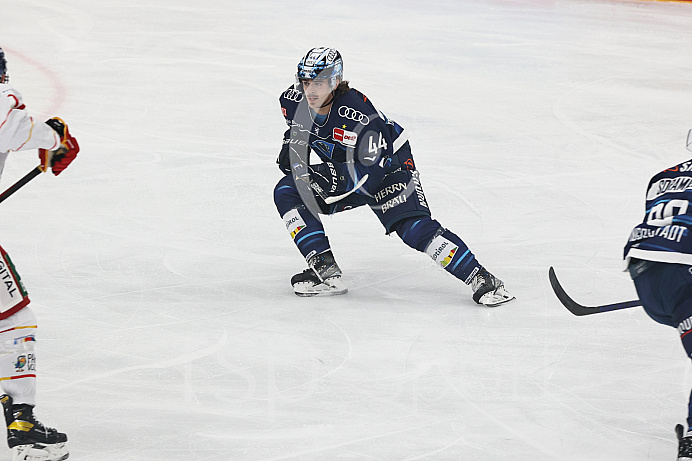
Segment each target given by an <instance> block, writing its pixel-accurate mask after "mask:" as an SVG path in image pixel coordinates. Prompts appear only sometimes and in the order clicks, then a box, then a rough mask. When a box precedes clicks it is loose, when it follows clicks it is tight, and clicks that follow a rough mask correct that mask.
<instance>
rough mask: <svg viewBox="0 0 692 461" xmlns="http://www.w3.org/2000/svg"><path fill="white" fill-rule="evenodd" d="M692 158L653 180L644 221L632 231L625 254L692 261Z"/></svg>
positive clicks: (677, 261)
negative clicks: (691, 172)
mask: <svg viewBox="0 0 692 461" xmlns="http://www.w3.org/2000/svg"><path fill="white" fill-rule="evenodd" d="M690 171H692V160H688V161H686V162H683V163H680V164H679V165H676V166H674V167H672V168H668V169H666V170H663V171H661V172H660V173H658V174H656V175H654V177H653V178H651V180H650V181H649V185H648V188H647V193H646V206H645V212H644V217H643V219H642V222H641V223H640V224H639V225H637V226H636V227H635V228H634V229H633V230H632V232H631V233H630V236H629V239H628V241H627V245H626V246H625V252H624V256H625V259H628V258H638V259H644V260H649V261H661V262H668V263H679V264H688V265H692V238H690V228H691V227H692V205H691V203H692V175H690V174H689V173H688V172H690Z"/></svg>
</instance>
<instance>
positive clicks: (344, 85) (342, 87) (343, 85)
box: [334, 80, 351, 98]
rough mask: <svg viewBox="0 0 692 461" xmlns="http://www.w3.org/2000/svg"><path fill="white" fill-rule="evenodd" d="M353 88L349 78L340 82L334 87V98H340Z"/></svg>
mask: <svg viewBox="0 0 692 461" xmlns="http://www.w3.org/2000/svg"><path fill="white" fill-rule="evenodd" d="M350 90H351V87H350V86H348V80H344V81H342V82H339V84H338V85H337V86H336V88H334V98H338V97H339V96H341V95H342V94H345V93H348V92H349V91H350Z"/></svg>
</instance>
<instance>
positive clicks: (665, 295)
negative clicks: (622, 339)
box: [624, 160, 692, 461]
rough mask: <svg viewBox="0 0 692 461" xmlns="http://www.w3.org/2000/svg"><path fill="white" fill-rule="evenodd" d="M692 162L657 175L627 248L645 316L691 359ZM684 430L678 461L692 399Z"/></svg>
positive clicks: (690, 445)
mask: <svg viewBox="0 0 692 461" xmlns="http://www.w3.org/2000/svg"><path fill="white" fill-rule="evenodd" d="M691 203H692V160H688V161H687V162H684V163H681V164H679V165H676V166H674V167H672V168H668V169H666V170H663V171H661V172H660V173H658V174H656V175H655V176H654V177H653V178H651V181H649V186H648V188H647V192H646V207H645V213H644V219H643V220H642V222H641V224H639V225H637V226H636V227H635V228H634V230H632V233H631V234H630V238H629V241H628V242H627V245H626V246H625V254H624V257H625V260H626V261H627V268H628V270H629V272H630V275H631V276H632V279H633V280H634V285H635V287H636V289H637V294H638V295H639V299H640V300H641V302H642V306H643V307H644V310H645V311H646V313H647V314H648V315H649V317H651V318H652V319H653V320H655V321H656V322H658V323H661V324H663V325H669V326H671V327H673V328H677V330H678V333H679V334H680V339H681V340H682V345H683V347H684V348H685V352H686V353H687V355H688V356H689V357H690V358H692V334H691V333H690V332H692V235H691V234H690V229H691V228H692V206H690V205H691ZM687 427H688V430H687V431H685V428H684V427H683V426H682V425H678V426H677V427H676V428H675V430H676V432H677V435H678V439H679V447H678V460H679V461H683V460H684V461H692V431H690V430H689V428H692V395H690V401H689V409H688V417H687Z"/></svg>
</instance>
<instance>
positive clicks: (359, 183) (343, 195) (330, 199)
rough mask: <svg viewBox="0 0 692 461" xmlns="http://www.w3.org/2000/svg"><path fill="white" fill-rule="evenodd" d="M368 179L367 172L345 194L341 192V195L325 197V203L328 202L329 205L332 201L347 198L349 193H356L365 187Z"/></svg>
mask: <svg viewBox="0 0 692 461" xmlns="http://www.w3.org/2000/svg"><path fill="white" fill-rule="evenodd" d="M367 180H368V175H367V174H366V175H365V176H363V177H362V178H360V181H358V183H357V184H356V185H355V186H353V189H351V190H350V191H348V192H346V193H344V194H341V195H334V196H329V197H326V198H323V200H324V203H326V204H327V205H331V204H332V203H336V202H338V201H339V200H343V199H345V198H346V197H348V196H349V195H351V194H352V193H354V192H355V191H357V190H358V189H360V188H361V187H363V184H365V181H367Z"/></svg>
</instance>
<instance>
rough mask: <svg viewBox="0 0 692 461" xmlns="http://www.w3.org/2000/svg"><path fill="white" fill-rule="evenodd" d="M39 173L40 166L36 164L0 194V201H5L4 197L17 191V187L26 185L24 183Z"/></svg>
mask: <svg viewBox="0 0 692 461" xmlns="http://www.w3.org/2000/svg"><path fill="white" fill-rule="evenodd" d="M41 173H42V171H41V167H38V166H37V167H36V168H34V169H33V170H31V171H30V172H28V173H27V174H25V175H24V177H23V178H22V179H20V180H19V181H17V182H16V183H14V184H13V185H12V186H10V187H9V188H8V189H7V190H6V191H5V192H3V193H2V194H0V202H3V201H5V199H7V197H9V196H10V195H12V194H14V193H15V192H17V191H18V190H19V189H21V188H22V187H24V186H25V185H26V183H28V182H29V181H31V180H32V179H34V178H35V177H36V176H38V175H40V174H41Z"/></svg>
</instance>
